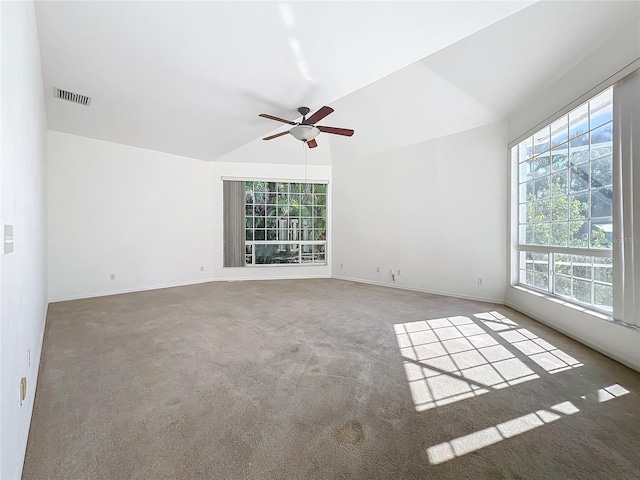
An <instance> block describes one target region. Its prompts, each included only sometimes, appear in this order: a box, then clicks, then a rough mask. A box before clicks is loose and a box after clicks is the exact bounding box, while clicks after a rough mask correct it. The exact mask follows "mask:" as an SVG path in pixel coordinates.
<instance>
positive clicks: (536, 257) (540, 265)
mask: <svg viewBox="0 0 640 480" xmlns="http://www.w3.org/2000/svg"><path fill="white" fill-rule="evenodd" d="M533 262H534V263H533V269H534V270H535V271H536V272H541V273H549V254H548V253H534V254H533Z"/></svg>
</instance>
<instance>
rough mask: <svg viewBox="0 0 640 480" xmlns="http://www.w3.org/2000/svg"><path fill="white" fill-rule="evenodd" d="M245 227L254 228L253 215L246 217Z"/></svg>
mask: <svg viewBox="0 0 640 480" xmlns="http://www.w3.org/2000/svg"><path fill="white" fill-rule="evenodd" d="M245 227H246V228H253V217H246V219H245Z"/></svg>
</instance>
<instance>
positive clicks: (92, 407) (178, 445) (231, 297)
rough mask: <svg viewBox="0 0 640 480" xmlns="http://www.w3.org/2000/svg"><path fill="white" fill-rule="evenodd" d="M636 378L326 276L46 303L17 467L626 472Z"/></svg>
mask: <svg viewBox="0 0 640 480" xmlns="http://www.w3.org/2000/svg"><path fill="white" fill-rule="evenodd" d="M620 328H624V327H620ZM639 380H640V374H638V373H637V372H634V371H633V370H631V369H629V368H627V367H624V366H623V365H621V364H619V363H617V362H615V361H613V360H611V359H609V358H607V357H605V356H603V355H601V354H599V353H597V352H595V351H593V350H591V349H589V348H588V347H585V346H584V345H581V344H580V343H577V342H575V341H573V340H571V339H569V338H567V337H565V336H563V335H562V334H560V333H558V332H555V331H554V330H551V329H550V328H547V327H546V326H544V325H542V324H540V323H537V322H535V321H533V320H531V319H530V318H528V317H526V316H524V315H522V314H520V313H518V312H515V311H514V310H512V309H510V308H507V307H504V306H499V305H493V304H488V303H482V302H477V301H470V300H461V299H456V298H450V297H442V296H436V295H429V294H424V293H417V292H410V291H404V290H397V289H390V288H384V287H378V286H372V285H365V284H358V283H352V282H346V281H341V280H335V279H326V280H303V281H298V280H296V281H289V280H285V281H251V282H215V283H206V284H200V285H194V286H187V287H179V288H170V289H164V290H154V291H147V292H139V293H132V294H125V295H114V296H110V297H100V298H93V299H86V300H75V301H69V302H60V303H55V304H51V305H50V306H49V311H48V317H47V326H46V331H45V340H44V349H43V354H42V362H41V366H40V377H39V379H38V387H37V395H36V400H35V407H34V413H33V419H32V425H31V431H30V435H29V442H28V447H27V455H26V460H25V466H24V472H23V478H24V479H29V480H31V479H33V480H39V479H64V480H73V479H79V480H80V479H82V480H85V479H105V480H117V479H153V480H160V479H181V480H182V479H184V480H195V479H265V480H267V479H407V480H411V479H485V478H486V479H536V480H539V479H553V480H556V479H563V480H564V479H594V480H596V479H597V480H604V479H616V480H625V479H637V478H638V474H639V472H640V456H638V438H639V437H640V421H639V418H640V412H639V409H638V405H640V402H639V400H640V388H639V384H640V382H639Z"/></svg>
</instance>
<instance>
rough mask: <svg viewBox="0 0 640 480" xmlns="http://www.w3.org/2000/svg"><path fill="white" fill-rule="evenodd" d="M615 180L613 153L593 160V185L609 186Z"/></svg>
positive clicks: (593, 186)
mask: <svg viewBox="0 0 640 480" xmlns="http://www.w3.org/2000/svg"><path fill="white" fill-rule="evenodd" d="M612 182H613V162H612V159H611V155H605V156H603V157H600V158H599V159H597V160H593V161H592V162H591V187H592V188H600V187H608V186H609V185H611V184H612Z"/></svg>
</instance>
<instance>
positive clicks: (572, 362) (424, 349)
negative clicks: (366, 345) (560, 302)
mask: <svg viewBox="0 0 640 480" xmlns="http://www.w3.org/2000/svg"><path fill="white" fill-rule="evenodd" d="M394 328H395V332H396V337H397V340H398V346H399V347H400V353H401V355H402V357H403V359H404V368H405V372H406V374H407V380H408V381H409V386H410V388H411V395H412V397H413V402H414V404H415V408H416V410H417V411H419V412H420V411H424V410H428V409H430V408H434V407H438V406H441V405H446V404H448V403H452V402H457V401H459V400H463V399H465V398H470V397H474V396H476V395H482V394H484V393H487V392H489V391H491V390H498V389H502V388H506V387H509V386H512V385H516V384H518V383H522V382H526V381H529V380H533V379H536V378H540V374H553V373H557V372H561V371H563V370H567V369H570V368H576V367H580V366H582V364H581V363H580V362H578V361H577V360H576V359H575V358H573V357H571V356H569V355H567V354H566V353H564V352H562V351H561V350H559V349H557V348H555V347H554V346H553V345H551V344H550V343H548V342H546V341H544V340H542V339H541V338H539V337H538V336H536V335H535V334H533V333H531V332H530V331H529V330H527V329H525V328H520V327H519V326H518V324H517V323H516V322H514V321H513V320H510V319H508V318H506V317H505V316H504V315H501V314H500V313H498V312H484V313H478V314H475V315H473V318H469V317H465V316H456V317H448V318H436V319H432V320H421V321H417V322H410V323H400V324H396V325H394Z"/></svg>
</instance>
